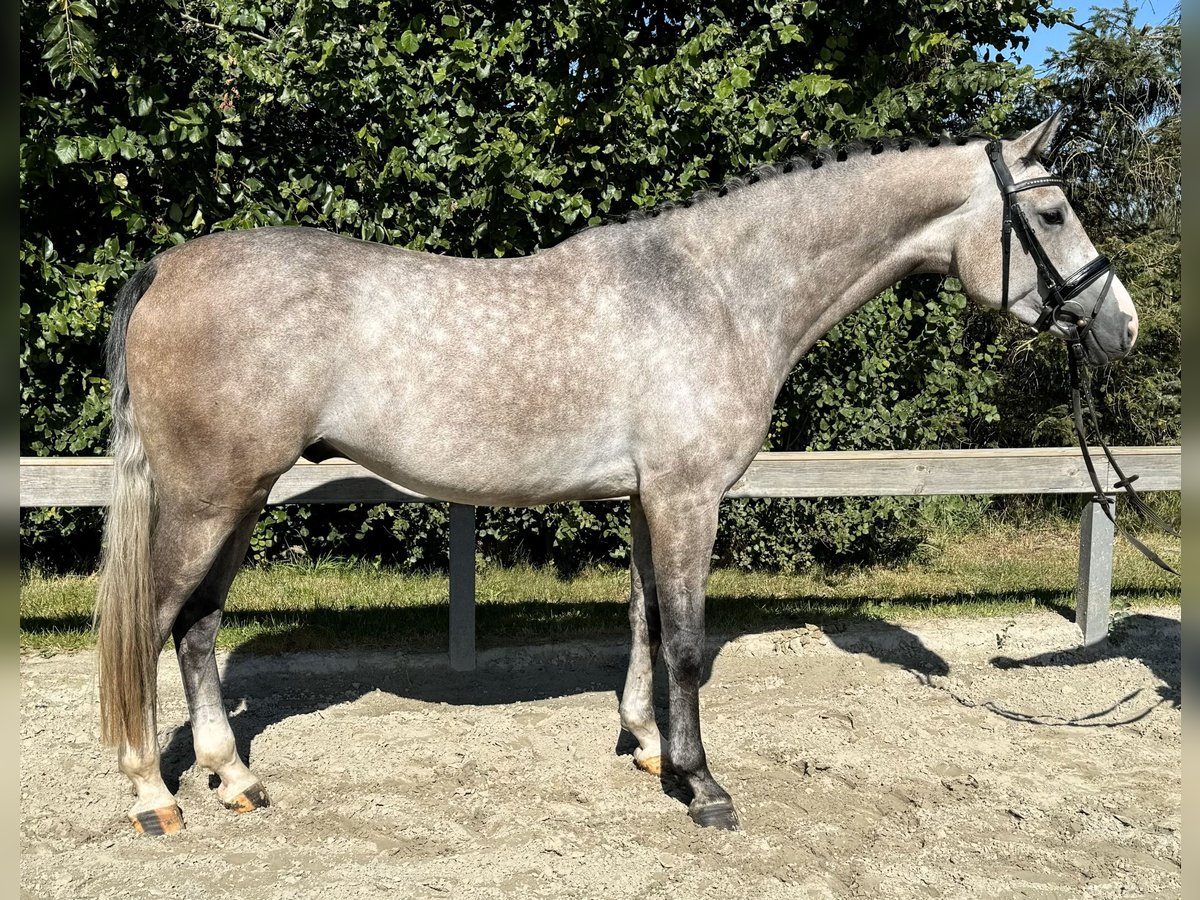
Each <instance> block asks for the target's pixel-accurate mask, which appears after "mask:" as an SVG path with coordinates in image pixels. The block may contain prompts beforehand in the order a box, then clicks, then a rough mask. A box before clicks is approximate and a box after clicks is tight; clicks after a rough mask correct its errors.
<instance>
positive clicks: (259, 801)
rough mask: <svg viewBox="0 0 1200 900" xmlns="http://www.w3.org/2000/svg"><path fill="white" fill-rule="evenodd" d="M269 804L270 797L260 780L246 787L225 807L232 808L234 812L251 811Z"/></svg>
mask: <svg viewBox="0 0 1200 900" xmlns="http://www.w3.org/2000/svg"><path fill="white" fill-rule="evenodd" d="M270 805H271V798H270V797H268V796H267V789H266V788H265V787H263V786H262V782H261V781H256V782H254V784H252V785H251V786H250V787H248V788H246V789H245V790H244V791H242V792H241V793H240V794H238V795H237V796H236V797H234V798H233V799H232V800H230V801H229V802H228V803H226V804H225V808H226V809H232V810H233V811H234V812H235V813H238V814H239V815H241V814H242V813H248V812H253V811H254V810H256V809H262V808H263V807H266V806H270Z"/></svg>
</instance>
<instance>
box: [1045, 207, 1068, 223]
mask: <svg viewBox="0 0 1200 900" xmlns="http://www.w3.org/2000/svg"><path fill="white" fill-rule="evenodd" d="M1042 221H1043V222H1045V223H1046V224H1047V225H1061V224H1062V223H1063V214H1062V210H1061V209H1052V210H1050V212H1044V213H1042Z"/></svg>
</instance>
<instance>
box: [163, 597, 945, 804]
mask: <svg viewBox="0 0 1200 900" xmlns="http://www.w3.org/2000/svg"><path fill="white" fill-rule="evenodd" d="M867 599H868V598H861V600H858V601H856V600H850V601H842V602H839V604H838V606H837V609H836V610H835V611H834V612H833V613H829V612H822V611H821V610H820V608H819V607H818V606H810V607H809V608H806V609H805V611H804V612H803V613H802V614H801V615H799V616H798V615H797V608H798V605H800V606H803V605H805V604H806V603H808V601H806V600H804V599H803V598H788V599H781V598H772V597H722V596H713V597H710V598H709V601H708V619H709V623H710V625H709V631H710V638H709V641H708V642H707V644H706V647H705V656H704V666H703V670H702V674H701V683H702V684H703V683H707V682H708V680H709V679H710V677H711V675H712V666H713V662H714V660H715V659H716V657H717V655H718V654H719V653H720V651H721V649H722V648H723V647H724V645H725V644H726V643H728V642H729V641H730V640H732V639H734V638H736V637H740V636H742V635H746V634H757V633H762V632H766V631H774V630H779V629H786V628H797V627H800V626H803V625H805V624H807V623H812V622H814V621H817V622H820V621H822V620H824V621H825V622H826V623H827V627H826V629H825V634H826V635H827V637H828V638H829V639H830V640H831V641H832V642H833V643H834V644H836V645H837V646H839V647H842V649H845V650H847V651H849V652H854V653H864V654H868V655H871V656H873V657H874V658H876V659H878V660H879V661H880V662H883V663H886V664H890V665H896V666H900V667H902V668H905V669H909V670H911V671H913V672H915V673H917V674H919V675H922V676H932V675H944V674H946V673H948V672H949V670H950V667H949V664H948V663H947V662H946V661H945V660H944V659H943V658H942V657H941V656H939V655H938V654H937V653H935V652H933V651H932V650H930V649H929V648H928V647H926V646H925V645H924V644H923V643H922V642H921V640H920V638H919V637H917V636H916V635H915V634H913V633H912V632H910V631H909V630H908V629H906V628H904V627H902V626H900V625H895V624H891V623H888V622H883V621H880V620H877V619H870V620H869V621H868V620H866V619H865V618H864V617H863V616H861V615H858V616H856V615H855V614H854V613H853V611H852V610H853V608H854V607H855V606H856V605H859V606H861V605H863V603H864V602H865V601H866V600H867ZM924 600H925V601H927V598H924ZM536 605H537V604H536V602H534V601H531V602H530V603H529V604H528V606H530V607H531V608H532V607H533V606H536ZM526 606H527V604H525V603H512V602H507V603H504V604H498V605H495V606H491V605H487V604H482V605H480V607H479V608H478V610H477V619H478V625H479V634H480V636H481V640H482V641H484V642H486V640H487V635H488V634H489V631H490V630H493V629H490V628H489V626H494V631H499V632H503V633H508V634H512V633H514V631H519V630H517V629H514V628H513V627H511V626H512V625H513V622H514V621H519V620H520V619H521V617H522V616H523V615H526V614H527V613H530V612H531V611H532V610H531V609H525V607H526ZM556 610H557V613H556V614H559V615H563V616H564V617H565V618H566V619H567V620H569V621H585V622H588V623H591V624H592V625H593V626H597V625H598V626H599V627H598V628H597V629H596V630H597V631H598V633H600V634H608V635H611V639H610V640H601V641H595V640H593V641H589V642H586V643H582V642H577V641H574V642H566V643H564V644H561V645H541V646H537V647H534V648H528V647H527V648H520V647H506V648H495V649H492V650H489V649H484V650H481V651H480V655H479V665H478V667H477V668H476V670H475V671H472V672H455V671H453V670H452V669H451V668H450V665H449V660H448V658H446V657H444V656H443V657H438V656H437V655H435V654H431V653H430V652H429V651H430V650H434V649H436V646H437V643H438V642H439V641H440V642H441V643H442V646H445V640H446V636H445V629H444V626H443V629H442V633H441V635H436V634H434V635H429V636H428V637H429V643H428V644H427V645H426V646H424V648H423V649H424V651H425V652H423V653H421V654H419V655H416V656H414V655H412V654H410V653H407V652H406V651H405V650H404V649H395V650H388V649H379V648H378V646H376V647H375V648H372V649H362V648H354V647H344V648H340V649H338V650H331V651H322V652H320V653H311V652H299V653H281V652H280V651H281V649H283V648H284V647H287V646H288V642H287V641H286V639H281V635H279V634H278V633H274V634H271V635H267V636H263V637H257V638H252V639H251V640H249V641H247V642H246V643H244V644H242V645H240V646H239V647H238V648H237V649H236V650H234V651H233V652H231V653H230V654H229V656H228V657H227V658H226V660H225V664H224V666H223V675H222V686H223V690H224V696H225V702H226V707H227V708H229V709H230V710H232V712H231V715H230V719H229V721H230V726H231V727H232V728H233V732H234V737H235V739H236V741H237V745H238V750H239V752H240V753H241V756H242V758H243V759H244V760H246V761H247V763H248V764H249V763H250V762H251V757H252V755H253V744H254V740H255V739H256V738H257V737H258V736H259V735H260V734H262V733H263V732H264V731H265V730H266V729H268V728H270V727H271V726H272V725H275V724H277V723H279V722H282V721H285V720H287V719H289V718H292V717H294V716H301V715H306V714H309V713H313V712H318V711H322V710H325V709H328V708H329V707H331V706H334V705H336V704H341V703H348V702H353V701H354V700H357V699H359V698H361V697H363V696H365V695H366V694H368V693H371V692H373V691H377V690H378V691H382V692H384V693H386V694H392V695H395V696H398V697H403V698H407V699H411V700H417V701H422V702H428V703H446V704H450V705H493V704H496V705H502V704H510V703H521V702H530V701H536V700H545V699H548V698H552V697H564V696H572V695H575V694H579V693H586V692H595V691H603V692H605V693H609V692H611V694H612V695H613V698H614V703H613V709H614V710H615V709H616V705H617V703H619V702H620V698H621V693H622V690H623V688H624V680H625V670H626V666H627V663H628V646H627V642H626V639H625V638H624V635H625V634H627V626H626V625H625V622H624V619H625V610H624V607H623V606H621V605H619V604H614V603H592V602H579V603H571V604H557V605H556ZM748 611H752V612H751V613H750V614H748ZM381 612H384V614H386V615H388V616H391V617H401V618H404V617H406V616H409V617H412V621H413V624H414V626H415V627H416V628H417V629H418V630H420V629H424V628H427V626H428V623H429V622H430V619H431V617H433V618H435V619H436V618H437V617H441V618H442V620H443V621H444V617H445V607H444V606H442V607H440V608H433V609H424V608H420V607H418V608H415V609H413V608H404V609H392V610H387V611H380V610H375V609H369V610H367V609H364V610H354V609H348V610H330V609H323V610H320V611H318V612H314V616H315V617H316V618H317V621H318V627H319V630H320V631H321V633H322V634H325V635H328V634H362V633H364V631H368V632H369V631H370V630H371V629H372V628H373V627H376V625H377V622H376V621H375V620H376V618H377V617H378V616H379V615H380V613H381ZM238 615H239V616H240V620H241V621H245V620H246V619H247V618H248V617H251V616H253V615H255V614H254V613H252V612H251V613H247V612H242V613H239V614H238ZM263 615H264V616H269V613H264V614H263ZM607 616H611V617H612V618H613V621H612V622H606V621H605V617H607ZM364 617H366V619H369V620H371V621H362V620H363V618H364ZM509 619H511V620H512V621H505V620H509ZM389 624H391V625H392V626H393V627H395V626H396V623H394V622H393V623H389ZM608 626H611V627H608ZM305 627H307V625H306V623H305V621H304V618H303V615H302V616H301V617H300V619H299V620H298V621H297V623H296V625H295V628H296V629H300V630H302V629H304V628H305ZM399 628H400V629H401V630H402V629H403V623H400V625H399ZM390 630H391V629H389V631H390ZM301 645H303V642H301ZM660 657H661V654H660ZM654 683H655V697H654V700H655V711H656V715H657V717H658V719H659V722H660V724H661V725H662V726H663V731H664V733H665V732H666V730H667V727H666V726H667V724H668V722H667V706H668V702H667V678H666V673H665V671H664V664H663V661H662V659H661V658H660V659H659V663H658V670H657V671H656V673H655V679H654ZM281 688H284V689H281ZM614 718H615V713H614ZM636 746H637V744H636V741H635V740H634V739H633V737H632V735H630V734H628V733H627V732H624V731H621V732H620V733H619V735H618V737H617V740H616V744H615V748H614V749H615V752H616V753H617V754H619V755H625V754H632V752H633V750H634V748H635V747H636ZM195 761H196V760H195V754H194V751H193V749H192V734H191V728H190V726H189V725H188V724H186V723H185V724H183V725H182V726H181V727H179V728H177V729H176V730H175V732H174V733H173V734H172V736H171V738H170V740H169V741H168V744H167V746H166V748H165V749H164V750H163V754H162V762H163V776H164V778H165V779H166V782H167V785H168V787H170V789H171V790H172V791H175V790H177V789H178V787H179V781H180V778H181V777H182V775H183V773H185V772H187V771H188V770H189V769H190V768H192V766H193V765H195ZM212 784H213V786H215V784H216V781H215V776H214V778H213V781H212ZM664 787H665V788H668V789H669V785H667V784H666V783H664ZM669 792H670V793H673V794H675V793H677V791H675V790H669ZM681 799H686V798H683V797H681Z"/></svg>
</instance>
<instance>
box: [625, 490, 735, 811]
mask: <svg viewBox="0 0 1200 900" xmlns="http://www.w3.org/2000/svg"><path fill="white" fill-rule="evenodd" d="M672 488H675V489H672ZM720 499H721V495H720V492H719V491H708V490H703V489H699V490H698V489H697V488H695V487H690V486H689V487H686V488H683V489H682V490H680V489H679V488H678V487H677V486H672V485H665V484H664V485H649V486H643V489H642V492H641V502H642V505H643V508H644V510H645V515H646V522H647V524H648V526H649V533H650V547H651V554H652V557H653V565H654V583H655V588H656V593H657V596H658V607H659V612H660V615H661V617H662V641H663V652H664V655H665V658H666V664H667V674H668V677H669V679H670V698H671V726H670V733H669V737H668V751H667V763H668V765H669V766H670V768H671V769H672V770H674V772H675V773H676V774H678V775H679V776H681V777H682V778H683V779H684V780H686V782H687V784H688V787H690V788H691V791H692V801H691V804H690V805H689V806H688V815H689V816H691V817H692V819H693V820H694V821H696V822H697V823H698V824H700V825H711V826H714V827H717V828H727V829H730V830H732V831H736V830H738V827H739V826H738V817H737V812H736V810H735V809H734V806H733V800H732V799H731V798H730V796H729V793H728V792H727V791H726V790H725V789H724V788H723V787H721V785H719V784H717V780H716V779H715V778H713V776H712V773H711V772H710V771H709V770H708V760H707V757H706V754H705V752H704V745H703V744H702V743H701V741H700V679H701V678H702V677H703V673H704V591H705V586H706V584H707V582H708V570H709V560H710V559H711V557H712V548H713V543H714V541H715V540H716V536H717V513H718V508H719V505H720Z"/></svg>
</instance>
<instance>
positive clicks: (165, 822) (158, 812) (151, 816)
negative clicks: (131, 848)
mask: <svg viewBox="0 0 1200 900" xmlns="http://www.w3.org/2000/svg"><path fill="white" fill-rule="evenodd" d="M129 821H130V822H132V823H133V830H134V831H136V832H137V833H138V834H149V835H153V836H155V837H157V836H158V835H160V834H178V833H179V832H181V831H183V810H182V809H180V808H179V806H178V805H175V806H164V807H161V808H160V809H149V810H146V812H140V813H130V814H129Z"/></svg>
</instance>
